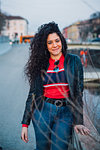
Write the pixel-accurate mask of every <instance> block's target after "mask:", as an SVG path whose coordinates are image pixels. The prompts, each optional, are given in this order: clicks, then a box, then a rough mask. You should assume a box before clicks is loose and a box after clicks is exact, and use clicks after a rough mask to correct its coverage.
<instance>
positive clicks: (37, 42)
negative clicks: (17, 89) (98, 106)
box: [21, 22, 89, 150]
mask: <svg viewBox="0 0 100 150" xmlns="http://www.w3.org/2000/svg"><path fill="white" fill-rule="evenodd" d="M25 71H26V75H27V77H28V80H29V83H30V91H29V95H28V98H27V101H26V107H25V112H24V116H23V120H22V133H21V138H22V140H23V141H24V142H28V125H29V124H30V120H31V119H32V123H33V126H34V129H35V135H36V150H49V149H52V150H67V149H68V142H69V139H70V138H71V135H72V129H73V128H74V129H75V131H76V132H77V133H78V132H80V133H81V134H83V135H87V134H89V130H88V129H87V128H86V127H85V126H83V109H82V108H83V103H82V93H83V68H82V64H81V61H80V59H79V57H78V56H76V55H72V54H67V44H66V41H65V39H64V37H63V35H62V34H61V32H60V30H59V28H58V25H57V24H56V23H55V22H50V23H48V24H44V25H42V26H41V27H40V28H39V29H38V32H37V33H36V35H35V37H34V39H33V41H32V43H31V48H30V58H29V61H28V63H27V65H26V70H25Z"/></svg>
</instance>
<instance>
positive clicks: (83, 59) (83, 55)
mask: <svg viewBox="0 0 100 150" xmlns="http://www.w3.org/2000/svg"><path fill="white" fill-rule="evenodd" d="M80 57H81V62H82V65H83V66H84V67H87V50H81V51H80Z"/></svg>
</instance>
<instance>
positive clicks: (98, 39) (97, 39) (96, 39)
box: [91, 38, 100, 42]
mask: <svg viewBox="0 0 100 150" xmlns="http://www.w3.org/2000/svg"><path fill="white" fill-rule="evenodd" d="M91 42H100V38H95V39H93V40H92V41H91Z"/></svg>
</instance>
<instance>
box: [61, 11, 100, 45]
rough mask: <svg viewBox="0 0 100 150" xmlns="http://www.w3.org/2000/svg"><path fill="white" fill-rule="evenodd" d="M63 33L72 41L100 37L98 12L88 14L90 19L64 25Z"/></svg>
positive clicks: (99, 15) (99, 16)
mask: <svg viewBox="0 0 100 150" xmlns="http://www.w3.org/2000/svg"><path fill="white" fill-rule="evenodd" d="M63 35H64V37H65V38H66V37H67V38H69V39H71V40H72V41H73V42H82V41H90V40H91V39H93V38H97V37H99V38H100V13H94V14H92V15H91V16H90V19H87V20H84V21H80V22H76V23H74V24H72V25H70V26H68V27H65V28H64V29H63Z"/></svg>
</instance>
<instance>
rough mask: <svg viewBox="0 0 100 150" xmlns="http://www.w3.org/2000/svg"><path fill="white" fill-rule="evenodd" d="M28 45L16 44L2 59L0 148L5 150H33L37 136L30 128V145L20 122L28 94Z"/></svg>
mask: <svg viewBox="0 0 100 150" xmlns="http://www.w3.org/2000/svg"><path fill="white" fill-rule="evenodd" d="M28 49H29V45H28V44H27V45H24V44H23V45H14V46H13V47H12V49H11V50H10V51H9V52H7V53H5V54H3V55H1V56H0V146H1V147H2V148H3V150H22V149H24V150H34V147H35V138H34V137H35V136H34V129H33V127H32V124H31V125H30V126H29V133H28V134H29V142H28V143H27V144H26V143H24V142H23V141H22V140H21V138H20V136H21V120H22V116H23V112H24V107H25V101H26V98H27V95H28V91H29V85H28V82H27V81H26V80H25V77H24V71H23V70H24V66H25V64H26V62H27V59H28V51H29V50H28Z"/></svg>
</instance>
